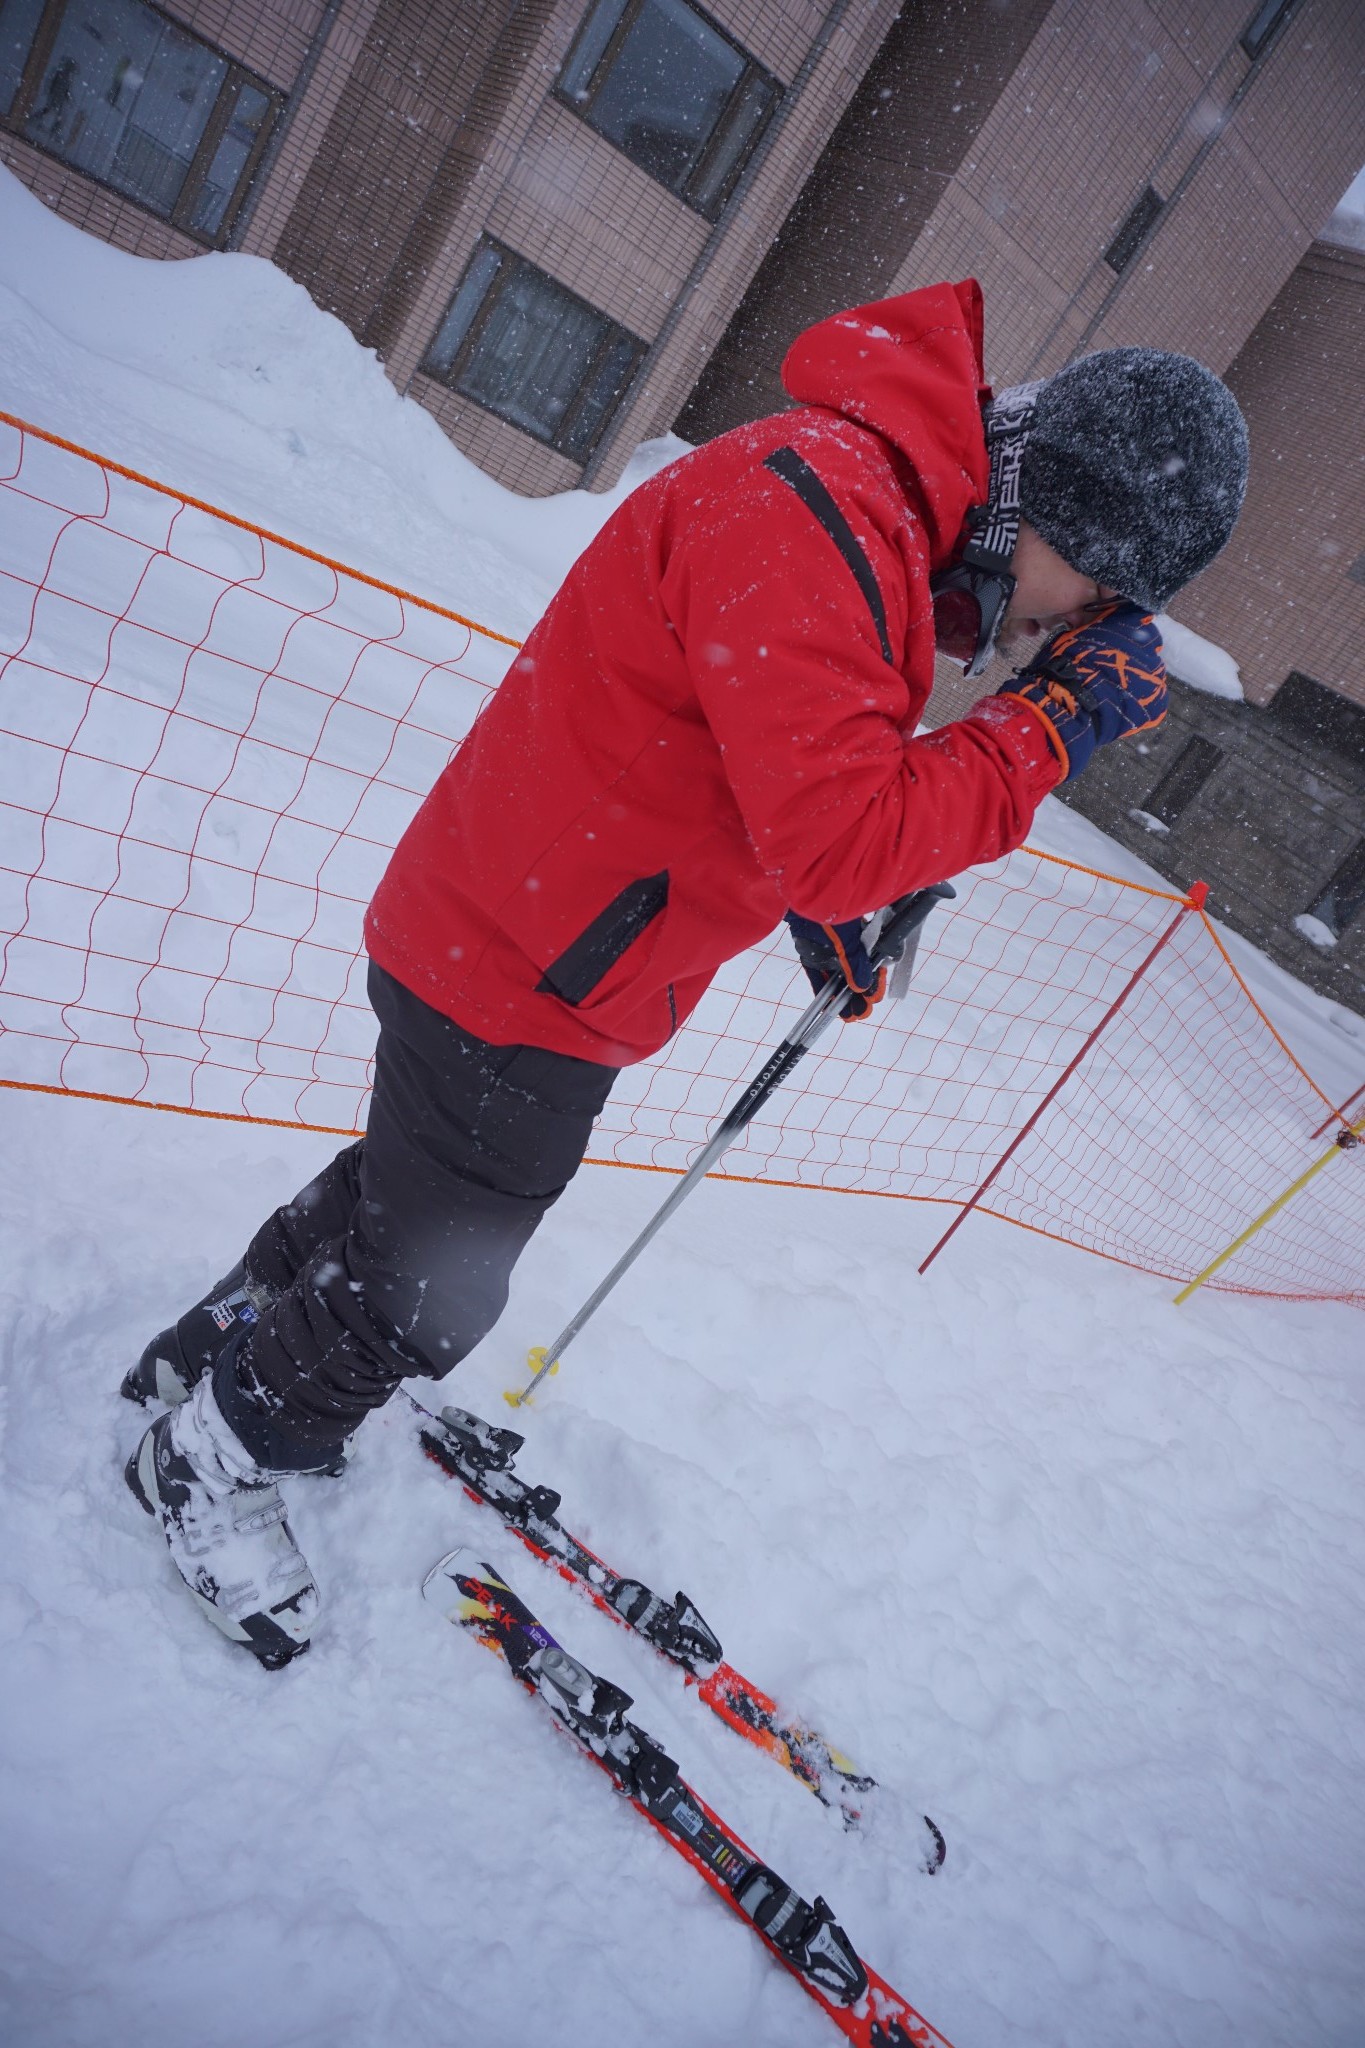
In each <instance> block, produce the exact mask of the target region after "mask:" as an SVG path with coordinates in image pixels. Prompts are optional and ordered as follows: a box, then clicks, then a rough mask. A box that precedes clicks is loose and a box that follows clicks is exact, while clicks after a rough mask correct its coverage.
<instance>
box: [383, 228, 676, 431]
mask: <svg viewBox="0 0 1365 2048" xmlns="http://www.w3.org/2000/svg"><path fill="white" fill-rule="evenodd" d="M486 250H492V251H493V252H494V253H495V254H496V255H497V257H498V259H499V261H498V265H497V268H496V269H495V270H494V271H493V273H492V275H491V277H490V278H489V281H488V283H487V285H486V286H485V287H484V293H483V297H482V298H481V299H480V300H479V302H478V304H477V306H476V307H475V308H474V311H473V313H472V314H471V315H470V319H469V324H468V326H467V327H466V328H465V331H464V334H463V336H462V337H461V339H460V342H459V345H458V346H457V348H456V349H455V352H454V354H453V355H452V356H451V358H450V362H449V364H448V366H447V367H446V368H444V369H441V368H439V367H438V366H436V365H435V364H434V363H433V362H432V352H433V351H434V349H435V347H436V344H437V342H438V341H439V339H440V336H441V330H442V328H443V327H444V326H445V323H446V321H447V319H448V318H449V317H450V313H451V310H452V308H453V307H454V304H455V301H456V299H457V298H458V297H459V295H460V293H461V291H462V290H463V289H464V286H465V282H466V280H467V278H468V277H469V275H470V273H471V271H472V270H473V267H474V265H475V264H476V263H477V261H478V259H479V257H480V256H481V255H482V254H483V253H484V252H485V251H486ZM519 271H530V272H532V274H533V275H534V276H536V277H539V278H544V280H545V281H546V283H547V284H550V285H552V286H553V287H554V289H555V290H556V291H557V292H559V293H561V294H562V295H563V297H564V298H566V299H570V300H572V301H573V303H574V304H575V305H578V306H582V307H584V308H585V309H586V311H587V312H589V313H591V314H592V316H593V318H594V319H596V320H600V321H601V323H602V332H601V334H600V335H599V337H598V339H597V342H596V344H595V345H594V347H593V350H592V354H591V355H590V357H589V358H588V362H587V366H586V368H585V369H584V371H583V374H582V376H581V377H580V378H579V380H578V385H577V388H576V390H575V391H574V394H573V397H572V398H571V399H570V401H569V403H568V404H567V405H566V406H565V408H564V412H563V416H562V417H561V419H560V421H559V424H558V426H556V427H555V428H554V429H553V430H552V431H550V432H547V433H544V434H539V433H537V432H536V431H535V429H534V428H532V427H528V426H527V425H526V423H525V421H524V420H517V419H513V418H512V417H511V416H510V414H508V413H506V412H503V411H500V410H499V408H498V407H497V406H495V405H490V404H489V403H488V401H487V400H486V399H484V398H479V397H477V396H475V394H474V393H472V392H470V391H465V390H462V389H461V386H460V383H459V379H460V377H461V376H462V374H463V373H464V371H465V370H466V369H467V368H468V366H469V364H470V362H471V361H472V359H473V358H474V356H475V355H476V354H477V352H478V347H479V343H480V342H481V341H482V339H483V337H484V335H485V334H486V333H487V331H488V327H489V325H490V323H491V321H492V318H493V314H494V312H495V311H496V308H497V303H498V299H499V297H500V296H501V294H502V292H503V291H504V290H505V289H506V288H507V285H508V284H509V283H510V282H511V280H512V279H513V278H515V277H516V276H517V274H518V272H519ZM622 339H624V340H626V341H628V342H630V343H631V344H632V346H633V351H634V356H633V360H632V362H631V365H630V368H629V370H628V371H627V373H626V375H625V376H624V377H623V378H622V380H621V385H620V388H619V390H618V391H617V393H616V396H615V397H614V398H613V399H612V401H611V403H610V404H609V405H608V407H607V409H606V411H605V412H604V413H603V415H602V418H601V420H600V422H599V423H598V426H597V430H596V432H595V433H594V435H593V437H592V440H591V441H590V442H589V443H588V445H587V446H586V447H585V448H584V449H583V450H582V451H581V453H580V452H575V450H574V447H573V430H574V427H575V425H576V424H577V423H578V421H579V418H580V416H581V413H582V410H583V406H584V404H585V401H586V399H587V395H588V393H589V392H590V391H591V389H592V385H593V382H594V380H595V378H596V376H597V374H598V372H599V371H600V370H601V369H603V368H604V367H605V364H606V361H607V357H608V355H609V353H610V351H611V349H612V348H613V347H615V345H616V344H617V343H618V342H619V341H621V340H622ZM649 346H650V345H649V343H648V342H647V341H645V340H643V339H642V338H641V336H640V335H638V334H633V333H632V332H631V330H630V329H629V328H628V327H623V326H622V325H621V323H620V321H619V320H613V319H612V317H611V315H610V313H604V312H603V311H602V308H601V307H600V306H594V305H593V303H592V301H591V300H590V299H585V298H584V297H583V295H582V293H581V292H576V291H574V290H573V288H572V287H571V286H570V285H566V284H563V283H562V282H561V281H560V279H559V278H557V277H555V276H554V275H553V273H552V272H550V271H548V270H544V269H542V268H541V266H540V264H538V263H533V262H532V261H531V259H530V257H529V256H523V255H522V254H521V253H520V251H519V250H516V249H513V248H512V247H511V246H510V245H509V244H508V243H506V242H502V241H499V239H498V237H497V236H496V235H490V234H482V235H480V237H479V239H478V241H477V242H476V243H475V245H474V247H473V248H472V249H471V250H470V252H469V258H468V261H467V262H466V263H465V265H464V268H463V269H462V270H461V272H460V275H459V279H458V281H457V283H456V286H455V289H454V291H453V292H452V293H451V294H450V297H449V298H448V299H447V300H446V304H445V311H444V312H443V313H442V315H441V318H440V320H439V321H438V323H437V326H436V332H435V333H434V334H433V335H432V338H431V341H430V342H429V343H428V345H427V348H426V351H425V352H424V354H423V356H422V360H421V362H420V363H419V364H418V368H419V370H420V371H421V374H422V375H423V376H424V377H429V378H430V379H431V381H432V382H433V383H434V384H439V385H440V386H441V387H442V388H443V389H444V390H446V391H449V392H450V393H451V395H452V396H453V397H455V398H458V399H460V400H462V401H463V403H464V404H466V405H476V406H478V408H479V410H480V411H481V412H486V413H488V414H489V415H490V416H491V417H492V418H493V419H497V420H501V421H502V422H503V423H504V425H506V426H509V427H515V428H516V430H517V432H518V433H520V434H525V435H526V436H527V437H528V439H530V440H532V441H536V442H538V443H539V444H540V446H541V447H543V448H550V449H552V450H553V451H554V453H555V454H556V455H562V456H563V458H564V460H565V461H566V462H572V463H574V464H575V465H576V466H577V467H578V468H580V469H582V468H585V467H586V466H587V464H588V462H589V461H590V460H591V459H592V457H593V455H594V454H595V453H596V451H597V449H598V448H599V447H600V446H601V443H602V441H603V438H604V437H605V435H606V434H607V432H608V431H609V429H610V427H611V425H612V422H613V421H614V420H615V418H616V416H617V414H618V413H619V412H620V410H621V407H622V405H623V404H624V403H625V401H626V397H627V395H628V393H629V391H630V387H631V385H632V384H633V383H634V381H635V379H636V377H637V376H638V375H639V371H640V365H641V364H642V363H643V361H644V360H645V357H646V356H647V355H648V353H649Z"/></svg>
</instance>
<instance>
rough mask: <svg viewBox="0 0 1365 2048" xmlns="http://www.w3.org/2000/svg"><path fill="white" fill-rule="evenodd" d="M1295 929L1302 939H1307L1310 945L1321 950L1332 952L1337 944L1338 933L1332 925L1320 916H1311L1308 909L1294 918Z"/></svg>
mask: <svg viewBox="0 0 1365 2048" xmlns="http://www.w3.org/2000/svg"><path fill="white" fill-rule="evenodd" d="M1294 929H1295V931H1296V932H1297V933H1298V935H1299V937H1300V938H1301V939H1307V941H1308V943H1309V945H1310V946H1316V947H1317V948H1318V950H1319V952H1322V953H1330V952H1331V951H1332V948H1333V947H1334V946H1335V945H1336V942H1337V935H1336V933H1335V932H1334V931H1333V930H1332V927H1331V926H1330V925H1327V924H1324V923H1323V921H1322V919H1321V918H1320V917H1312V916H1310V915H1309V913H1308V912H1307V911H1306V910H1305V911H1304V912H1303V913H1302V915H1301V916H1299V917H1296V918H1295V919H1294Z"/></svg>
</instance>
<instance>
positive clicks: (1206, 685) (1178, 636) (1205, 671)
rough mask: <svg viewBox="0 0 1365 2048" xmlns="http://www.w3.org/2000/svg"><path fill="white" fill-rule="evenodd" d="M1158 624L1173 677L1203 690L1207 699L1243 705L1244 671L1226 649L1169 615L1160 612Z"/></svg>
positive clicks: (1167, 663) (1167, 662)
mask: <svg viewBox="0 0 1365 2048" xmlns="http://www.w3.org/2000/svg"><path fill="white" fill-rule="evenodd" d="M1156 623H1157V629H1158V631H1159V632H1160V634H1161V646H1162V651H1163V653H1164V654H1165V656H1166V666H1167V668H1168V669H1169V670H1170V672H1171V674H1172V675H1173V676H1177V677H1178V678H1179V679H1180V681H1181V682H1182V683H1187V684H1188V685H1189V687H1190V688H1191V689H1192V690H1202V691H1203V692H1204V694H1205V696H1206V697H1226V698H1228V699H1229V700H1230V701H1231V702H1234V703H1238V704H1240V703H1241V702H1242V676H1241V671H1240V669H1239V668H1238V666H1237V664H1236V662H1235V661H1234V660H1233V658H1232V656H1231V655H1230V654H1229V653H1228V651H1227V649H1226V648H1225V647H1220V646H1219V645H1218V643H1217V642H1216V641H1215V640H1206V639H1205V638H1204V636H1203V635H1202V633H1196V632H1193V631H1192V630H1191V628H1190V627H1189V626H1182V625H1181V623H1180V621H1179V620H1178V619H1173V618H1171V617H1169V616H1168V614H1167V613H1165V612H1158V614H1157V620H1156Z"/></svg>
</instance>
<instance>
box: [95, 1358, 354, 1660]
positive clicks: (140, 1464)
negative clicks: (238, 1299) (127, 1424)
mask: <svg viewBox="0 0 1365 2048" xmlns="http://www.w3.org/2000/svg"><path fill="white" fill-rule="evenodd" d="M276 1476H277V1475H276V1474H274V1473H271V1472H265V1471H262V1469H261V1468H260V1467H259V1466H258V1465H257V1464H256V1463H255V1462H254V1461H253V1459H252V1457H251V1455H250V1453H249V1452H248V1451H247V1450H246V1449H245V1447H244V1446H243V1445H242V1443H241V1442H240V1441H239V1439H238V1438H237V1436H236V1435H235V1434H234V1432H233V1431H232V1430H231V1429H229V1427H228V1425H227V1423H226V1422H225V1421H224V1419H223V1414H222V1410H221V1409H220V1408H219V1406H218V1403H217V1401H216V1400H215V1398H214V1393H213V1381H212V1380H211V1379H210V1378H202V1379H201V1380H200V1381H199V1384H198V1386H197V1387H196V1388H195V1390H194V1392H193V1394H192V1395H191V1397H190V1398H189V1399H188V1400H184V1401H182V1402H180V1403H179V1405H177V1406H176V1407H174V1408H172V1410H171V1412H170V1414H169V1415H163V1416H161V1418H160V1419H159V1420H158V1421H156V1422H154V1423H153V1424H152V1426H151V1428H150V1429H149V1430H148V1431H147V1433H146V1435H145V1436H144V1437H143V1439H142V1442H141V1443H140V1444H139V1445H138V1447H137V1449H136V1450H135V1451H134V1452H133V1455H132V1457H131V1458H130V1459H129V1460H128V1465H127V1469H126V1471H125V1473H124V1477H125V1479H126V1480H127V1482H128V1485H129V1487H130V1489H131V1491H132V1493H133V1497H134V1499H135V1500H136V1501H137V1502H138V1504H139V1505H140V1506H141V1507H144V1508H145V1509H146V1510H147V1513H148V1514H149V1515H154V1516H155V1517H156V1518H157V1520H158V1521H159V1522H160V1524H161V1533H162V1535H163V1536H164V1537H165V1538H166V1542H167V1545H168V1546H169V1549H170V1553H171V1560H172V1562H173V1563H174V1565H175V1568H176V1570H177V1571H178V1572H179V1574H180V1576H181V1578H182V1579H183V1580H184V1581H185V1584H186V1586H188V1588H189V1590H190V1592H191V1594H192V1595H193V1596H194V1598H195V1600H196V1601H197V1602H198V1604H199V1606H200V1608H201V1609H202V1610H203V1613H204V1615H205V1617H206V1619H208V1620H209V1621H211V1622H212V1623H213V1625H214V1627H215V1628H218V1629H221V1630H222V1632H223V1634H224V1635H225V1636H227V1637H228V1638H229V1639H230V1640H231V1641H232V1642H235V1643H241V1644H242V1645H243V1646H244V1647H245V1648H246V1649H248V1650H250V1651H251V1653H252V1655H253V1656H255V1657H257V1658H259V1659H260V1661H261V1663H262V1664H263V1665H264V1666H265V1668H266V1670H267V1671H278V1670H279V1669H280V1668H281V1666H282V1665H285V1664H287V1663H289V1661H290V1660H291V1658H294V1657H297V1656H300V1655H301V1654H302V1653H303V1651H304V1650H306V1649H307V1648H308V1643H309V1638H310V1636H311V1634H312V1630H313V1624H314V1622H315V1621H316V1619H317V1614H318V1605H319V1602H318V1589H317V1586H316V1585H315V1583H314V1581H313V1574H312V1572H311V1571H310V1570H309V1569H308V1565H307V1563H306V1561H305V1559H304V1557H303V1556H302V1554H301V1552H300V1550H299V1547H298V1545H297V1544H296V1543H295V1541H294V1534H293V1531H292V1530H291V1528H290V1526H289V1522H288V1519H287V1517H286V1514H285V1506H284V1502H283V1501H282V1500H281V1499H280V1495H279V1489H278V1488H277V1487H276V1485H275V1478H276Z"/></svg>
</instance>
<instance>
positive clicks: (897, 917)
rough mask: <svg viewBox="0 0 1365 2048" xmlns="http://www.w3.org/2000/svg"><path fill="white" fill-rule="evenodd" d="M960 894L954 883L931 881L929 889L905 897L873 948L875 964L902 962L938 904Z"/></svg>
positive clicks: (872, 954)
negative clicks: (909, 946)
mask: <svg viewBox="0 0 1365 2048" xmlns="http://www.w3.org/2000/svg"><path fill="white" fill-rule="evenodd" d="M956 894H957V890H956V889H955V888H954V887H953V885H952V883H951V882H931V883H930V885H929V887H928V888H927V889H916V891H915V893H914V895H913V896H902V897H901V899H900V901H899V903H894V904H893V905H892V906H891V915H890V916H889V917H888V918H887V920H886V923H885V924H884V925H883V926H882V929H881V932H880V934H879V936H878V938H877V941H876V944H875V945H874V946H873V948H872V953H871V956H870V957H871V960H872V963H873V965H874V966H880V965H881V963H882V961H884V960H888V961H895V960H899V959H900V957H901V954H902V953H903V952H904V951H905V949H906V947H907V945H908V944H909V943H910V940H911V939H912V938H913V937H914V935H915V933H916V932H917V931H918V930H919V928H920V926H921V925H922V924H923V923H924V920H925V919H926V918H927V917H928V915H929V912H930V911H931V910H932V909H933V908H934V905H935V904H936V903H946V902H947V901H948V900H949V898H950V897H953V896H956Z"/></svg>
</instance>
